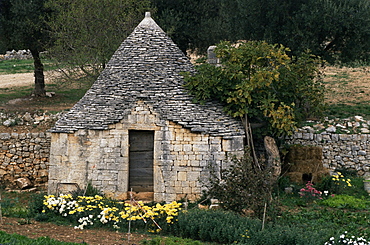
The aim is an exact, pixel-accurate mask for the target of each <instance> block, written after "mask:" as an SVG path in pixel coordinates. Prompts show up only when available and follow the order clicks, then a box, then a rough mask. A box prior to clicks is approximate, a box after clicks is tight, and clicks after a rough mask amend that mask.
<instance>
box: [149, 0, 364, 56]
mask: <svg viewBox="0 0 370 245" xmlns="http://www.w3.org/2000/svg"><path fill="white" fill-rule="evenodd" d="M151 1H152V2H153V4H154V6H156V7H157V9H158V11H157V14H156V20H158V23H159V24H160V25H161V26H162V27H163V29H164V30H166V31H167V32H168V33H169V34H170V35H171V37H172V38H173V39H174V41H175V43H177V44H178V45H179V46H180V48H181V49H182V50H183V51H186V50H187V49H193V50H195V51H200V52H205V51H206V49H207V48H208V47H209V46H211V45H214V44H216V43H218V42H220V41H222V40H229V41H237V40H264V41H266V42H268V43H281V44H283V45H284V46H286V47H289V48H290V49H291V51H292V52H293V53H294V54H295V55H298V54H300V53H301V52H304V51H305V50H307V49H309V50H311V52H312V53H313V54H315V55H318V56H320V57H323V58H324V59H326V60H328V61H329V62H332V63H334V62H351V61H355V60H365V61H368V60H369V58H370V57H369V56H370V1H368V0H217V1H216V0H189V1H185V0H178V1H170V0H151Z"/></svg>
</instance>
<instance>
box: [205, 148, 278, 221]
mask: <svg viewBox="0 0 370 245" xmlns="http://www.w3.org/2000/svg"><path fill="white" fill-rule="evenodd" d="M219 175H220V176H219ZM274 184H275V183H273V182H272V181H270V171H269V169H263V170H259V169H256V167H255V166H254V164H253V160H252V158H251V156H250V154H249V153H248V152H247V153H246V154H245V155H244V157H243V158H242V159H237V158H233V159H232V160H231V165H230V167H229V168H228V169H226V170H221V173H219V172H218V171H216V170H211V177H210V181H209V184H208V192H207V194H208V196H210V197H211V198H216V199H218V200H219V201H220V204H221V206H222V207H223V208H224V209H225V210H231V211H235V212H237V213H245V212H246V211H248V213H250V214H254V215H255V216H256V217H259V218H262V215H263V212H264V206H265V204H266V203H269V202H270V200H271V192H272V189H273V185H274Z"/></svg>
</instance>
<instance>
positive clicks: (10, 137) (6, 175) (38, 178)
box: [0, 132, 50, 188]
mask: <svg viewBox="0 0 370 245" xmlns="http://www.w3.org/2000/svg"><path fill="white" fill-rule="evenodd" d="M49 151H50V134H49V133H44V132H41V133H0V184H1V185H3V186H7V187H11V188H12V187H13V188H14V187H15V185H16V180H17V179H19V178H27V179H29V180H30V181H31V183H32V186H34V187H39V188H45V187H46V185H47V180H48V164H49ZM28 187H30V186H28Z"/></svg>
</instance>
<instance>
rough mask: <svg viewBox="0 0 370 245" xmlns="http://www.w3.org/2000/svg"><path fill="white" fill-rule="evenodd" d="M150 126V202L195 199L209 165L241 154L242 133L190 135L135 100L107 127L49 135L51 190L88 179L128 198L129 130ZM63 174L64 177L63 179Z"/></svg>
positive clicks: (106, 189)
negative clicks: (152, 157) (121, 117)
mask: <svg viewBox="0 0 370 245" xmlns="http://www.w3.org/2000/svg"><path fill="white" fill-rule="evenodd" d="M137 129H140V130H154V131H155V136H154V162H153V165H154V200H155V201H173V200H178V199H180V198H187V199H190V200H194V199H196V198H197V197H199V196H200V195H201V190H202V188H203V184H204V183H205V182H206V181H207V180H208V177H209V175H208V173H207V171H206V169H207V166H208V165H209V164H212V165H213V166H218V167H219V168H222V167H225V166H223V165H225V164H227V163H226V161H225V160H226V156H227V154H228V153H230V154H232V155H235V154H239V155H241V154H242V153H243V137H242V136H238V137H230V138H228V139H226V138H222V137H219V136H211V135H207V134H200V133H192V132H191V131H190V130H189V129H186V128H183V127H182V126H181V125H178V124H176V123H173V122H170V121H167V120H162V119H160V116H159V115H158V114H157V113H155V112H154V111H153V109H152V108H150V106H147V105H146V104H145V103H144V102H143V101H139V102H138V104H137V106H136V107H135V108H133V109H132V111H131V114H129V115H127V116H126V117H125V118H124V119H123V120H122V121H121V122H120V123H117V124H113V125H111V126H110V129H109V130H99V131H97V130H78V131H76V132H75V133H74V134H68V133H61V134H56V133H53V134H52V141H53V144H52V149H51V151H52V152H53V154H52V155H51V157H52V158H51V165H50V167H51V168H50V174H49V176H50V179H49V191H54V192H55V190H56V187H57V184H58V183H78V184H79V185H80V186H84V185H85V184H86V183H87V182H88V181H91V183H92V184H93V185H94V186H96V187H97V188H99V189H102V190H104V191H105V193H106V194H108V195H111V196H114V197H115V198H119V199H126V198H127V192H128V191H129V190H128V188H129V187H128V168H129V155H128V153H129V145H128V136H129V130H137ZM65 156H68V157H65ZM61 176H62V178H61Z"/></svg>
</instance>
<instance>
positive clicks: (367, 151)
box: [287, 132, 370, 176]
mask: <svg viewBox="0 0 370 245" xmlns="http://www.w3.org/2000/svg"><path fill="white" fill-rule="evenodd" d="M287 143H288V144H291V145H294V144H299V145H305V146H319V147H321V148H322V151H323V164H324V167H326V168H328V169H329V171H334V170H335V169H350V170H356V171H357V173H358V174H359V175H360V176H362V175H364V174H365V173H366V172H369V170H370V134H335V133H326V132H325V133H323V134H315V133H308V132H307V133H296V134H294V135H293V136H292V137H291V138H290V139H288V140H287Z"/></svg>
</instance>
